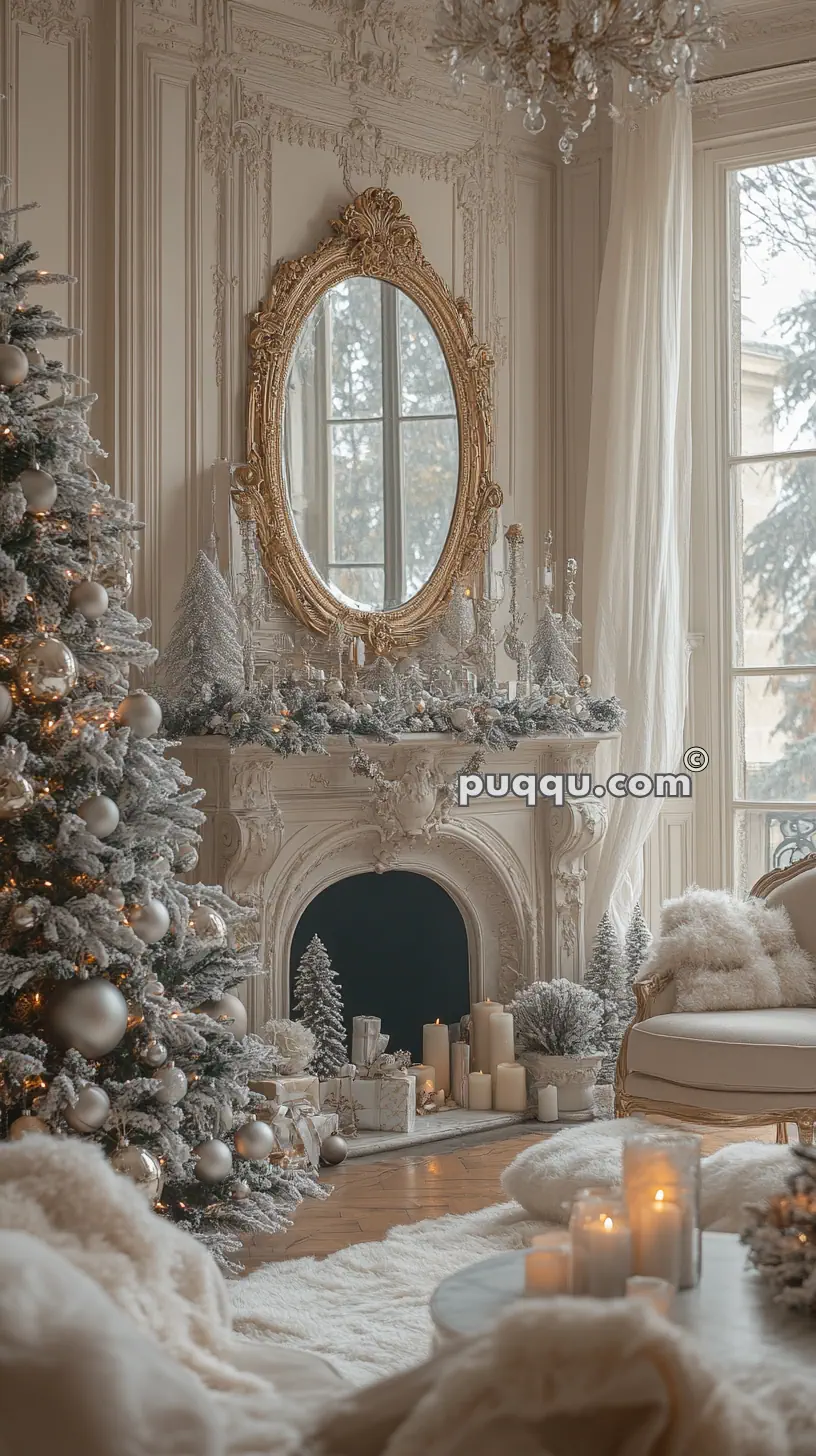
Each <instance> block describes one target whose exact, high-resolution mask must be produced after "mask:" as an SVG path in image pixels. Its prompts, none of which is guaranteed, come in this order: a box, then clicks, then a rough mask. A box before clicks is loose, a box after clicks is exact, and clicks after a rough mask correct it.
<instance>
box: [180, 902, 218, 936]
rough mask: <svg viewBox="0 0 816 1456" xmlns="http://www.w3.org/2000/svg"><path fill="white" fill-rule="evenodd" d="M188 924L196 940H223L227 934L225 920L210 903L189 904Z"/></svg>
mask: <svg viewBox="0 0 816 1456" xmlns="http://www.w3.org/2000/svg"><path fill="white" fill-rule="evenodd" d="M188 925H189V928H190V931H191V932H192V934H193V935H195V936H196V937H197V939H198V940H207V941H217V940H223V939H224V938H225V936H226V934H227V926H226V921H225V920H224V919H223V917H222V916H221V915H219V914H218V911H217V910H213V908H212V906H211V905H193V906H191V908H190V919H189V921H188Z"/></svg>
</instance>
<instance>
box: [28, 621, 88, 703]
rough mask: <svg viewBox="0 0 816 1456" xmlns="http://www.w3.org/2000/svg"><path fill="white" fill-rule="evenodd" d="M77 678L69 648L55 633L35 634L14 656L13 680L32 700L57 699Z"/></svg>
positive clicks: (67, 690) (73, 659)
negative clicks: (17, 655)
mask: <svg viewBox="0 0 816 1456" xmlns="http://www.w3.org/2000/svg"><path fill="white" fill-rule="evenodd" d="M76 680H77V665H76V659H75V657H74V654H73V652H72V651H71V649H70V648H69V647H66V646H65V643H64V642H60V640H59V638H58V637H37V638H35V639H34V641H33V642H29V643H28V644H27V645H26V646H25V647H24V648H23V650H22V652H21V653H20V655H19V657H18V659H17V681H18V682H19V684H20V687H21V689H22V691H23V692H24V693H25V695H26V697H27V698H31V699H32V701H33V702H35V703H57V702H59V700H60V699H61V698H64V697H66V695H67V694H68V693H70V691H71V689H72V687H73V686H74V684H75V683H76Z"/></svg>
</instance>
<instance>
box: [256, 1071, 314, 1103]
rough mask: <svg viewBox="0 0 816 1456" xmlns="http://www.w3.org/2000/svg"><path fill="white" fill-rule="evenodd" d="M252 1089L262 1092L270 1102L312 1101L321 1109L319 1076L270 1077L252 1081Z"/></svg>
mask: <svg viewBox="0 0 816 1456" xmlns="http://www.w3.org/2000/svg"><path fill="white" fill-rule="evenodd" d="M249 1087H250V1091H252V1092H260V1094H261V1096H262V1097H266V1098H267V1099H268V1100H269V1101H270V1102H279V1103H281V1105H284V1104H286V1103H289V1102H311V1104H312V1107H313V1108H314V1110H315V1112H319V1111H320V1083H319V1082H318V1080H317V1077H270V1078H269V1079H268V1080H267V1081H262V1082H250V1084H249Z"/></svg>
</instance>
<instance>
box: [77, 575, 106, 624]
mask: <svg viewBox="0 0 816 1456" xmlns="http://www.w3.org/2000/svg"><path fill="white" fill-rule="evenodd" d="M108 605H109V602H108V593H107V592H106V590H105V588H104V587H103V585H102V583H101V581H78V582H77V584H76V586H73V587H72V588H71V595H70V596H69V598H68V606H69V607H70V608H71V611H72V612H81V613H82V615H83V617H85V618H86V619H87V620H88V621H89V622H95V621H96V619H97V617H103V616H104V615H105V613H106V611H107V610H108Z"/></svg>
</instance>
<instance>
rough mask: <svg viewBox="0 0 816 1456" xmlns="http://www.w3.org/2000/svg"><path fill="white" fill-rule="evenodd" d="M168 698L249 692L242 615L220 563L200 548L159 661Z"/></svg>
mask: <svg viewBox="0 0 816 1456" xmlns="http://www.w3.org/2000/svg"><path fill="white" fill-rule="evenodd" d="M158 675H159V680H160V682H161V685H162V689H163V692H162V698H163V700H164V701H165V702H166V703H168V704H169V705H171V706H172V705H173V704H176V703H180V704H184V703H189V702H190V701H191V700H193V701H195V700H202V699H203V700H204V701H205V702H210V701H211V700H212V699H213V697H214V696H216V694H223V693H225V692H226V693H228V694H229V695H230V697H231V698H232V699H233V701H234V702H236V703H237V702H238V701H239V700H240V699H241V697H242V696H243V692H244V667H243V648H242V646H241V631H240V627H239V624H238V613H237V611H236V609H235V603H234V602H233V600H232V595H231V593H230V589H229V587H228V586H227V583H226V582H225V580H224V578H223V576H222V575H221V572H220V571H219V570H218V567H217V566H216V564H215V562H214V561H212V560H211V559H210V557H209V556H208V555H207V553H206V551H199V553H198V555H197V556H196V559H195V561H194V562H193V564H192V566H191V568H190V570H189V572H188V573H187V578H186V580H185V582H184V586H183V587H182V590H181V596H180V597H179V601H178V607H177V617H176V625H175V627H174V628H173V631H172V633H171V634H170V641H169V642H168V644H167V646H166V648H165V650H164V652H163V653H162V655H161V657H160V659H159V665H158Z"/></svg>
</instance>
